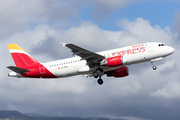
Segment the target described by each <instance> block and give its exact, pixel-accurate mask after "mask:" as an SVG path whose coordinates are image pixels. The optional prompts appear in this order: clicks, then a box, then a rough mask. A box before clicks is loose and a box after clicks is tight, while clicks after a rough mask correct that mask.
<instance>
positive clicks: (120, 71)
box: [107, 67, 129, 77]
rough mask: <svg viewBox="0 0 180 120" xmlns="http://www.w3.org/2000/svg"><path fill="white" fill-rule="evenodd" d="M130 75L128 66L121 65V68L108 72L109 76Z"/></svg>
mask: <svg viewBox="0 0 180 120" xmlns="http://www.w3.org/2000/svg"><path fill="white" fill-rule="evenodd" d="M128 75H129V70H128V67H121V68H119V69H116V70H113V71H111V72H109V73H107V76H108V77H126V76H128Z"/></svg>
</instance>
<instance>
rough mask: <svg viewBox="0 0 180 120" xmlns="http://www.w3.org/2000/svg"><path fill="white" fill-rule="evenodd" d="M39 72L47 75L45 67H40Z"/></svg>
mask: <svg viewBox="0 0 180 120" xmlns="http://www.w3.org/2000/svg"><path fill="white" fill-rule="evenodd" d="M39 71H40V74H43V73H45V68H44V66H43V65H41V64H40V65H39Z"/></svg>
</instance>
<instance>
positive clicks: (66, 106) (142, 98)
mask: <svg viewBox="0 0 180 120" xmlns="http://www.w3.org/2000/svg"><path fill="white" fill-rule="evenodd" d="M0 3H1V4H0V17H1V19H0V58H1V61H2V62H0V67H1V68H2V69H0V72H1V74H0V98H1V99H0V108H1V109H9V110H19V111H20V112H22V113H38V114H43V115H50V116H68V117H69V116H73V117H74V116H76V117H109V118H112V119H113V118H118V119H125V120H132V119H133V120H159V119H162V120H169V119H172V118H173V119H174V120H179V119H180V115H179V113H178V112H177V111H180V107H179V105H180V102H179V101H180V81H179V78H180V74H179V70H180V69H179V68H180V63H179V59H180V58H179V54H180V50H179V48H180V42H179V39H180V2H179V1H178V0H26V1H24V0H13V1H8V0H6V1H5V0H0ZM146 41H149V42H162V43H165V44H167V45H169V46H172V47H173V48H174V49H175V52H174V53H173V54H172V55H171V56H169V57H167V58H164V59H163V60H161V61H158V62H156V63H155V65H156V66H157V70H156V71H153V70H152V65H151V63H150V62H146V63H142V64H137V65H132V66H128V67H129V71H130V73H129V76H127V77H125V78H113V77H112V78H107V77H106V76H102V78H103V80H104V84H103V85H102V86H99V85H98V84H97V80H96V79H95V78H93V77H91V78H86V77H84V76H75V77H69V78H62V79H51V80H39V79H24V78H22V79H16V78H9V77H8V76H7V74H8V73H9V72H10V70H9V69H7V68H6V67H7V66H13V65H14V62H13V60H12V57H11V55H10V53H9V50H8V48H7V44H11V43H16V44H18V45H19V46H20V47H22V48H23V49H24V50H25V51H26V52H28V53H29V54H31V56H33V57H34V58H35V59H36V60H38V61H40V62H48V61H53V60H59V59H63V58H68V57H72V53H71V51H70V50H69V49H68V48H66V47H63V46H62V44H61V42H65V43H73V44H76V45H78V46H80V47H82V48H85V49H88V50H90V51H93V52H99V51H103V50H108V49H114V48H119V47H123V46H129V45H133V44H140V43H144V42H146ZM162 111H163V113H162ZM152 114H153V115H152Z"/></svg>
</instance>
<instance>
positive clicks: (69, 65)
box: [42, 42, 174, 77]
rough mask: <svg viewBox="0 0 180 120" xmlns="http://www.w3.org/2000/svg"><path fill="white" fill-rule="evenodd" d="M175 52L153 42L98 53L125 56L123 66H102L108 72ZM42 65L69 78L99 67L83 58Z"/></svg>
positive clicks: (170, 48) (57, 74) (106, 55)
mask: <svg viewBox="0 0 180 120" xmlns="http://www.w3.org/2000/svg"><path fill="white" fill-rule="evenodd" d="M173 51H174V49H173V48H172V47H169V46H165V45H164V44H163V43H158V42H151V43H143V44H137V45H133V46H127V47H123V48H118V49H113V50H108V51H103V52H98V53H97V54H100V55H103V56H105V57H106V58H110V57H114V56H123V61H124V64H123V65H121V66H117V67H108V66H100V67H101V68H102V69H103V71H104V72H106V71H112V70H115V69H118V68H120V67H122V66H127V65H132V64H137V63H141V62H147V61H157V60H161V59H162V58H164V57H166V56H168V55H170V54H172V53H173ZM42 64H43V65H44V67H46V68H47V69H48V70H49V71H50V72H51V73H53V74H54V75H55V76H56V77H69V76H74V75H79V74H92V73H93V71H94V70H95V69H97V68H98V67H99V66H96V65H95V66H93V67H91V68H90V67H89V66H88V65H87V62H86V60H82V59H81V57H78V56H75V57H72V58H68V59H62V60H58V61H53V62H48V63H42ZM42 72H43V70H42Z"/></svg>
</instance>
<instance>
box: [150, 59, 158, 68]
mask: <svg viewBox="0 0 180 120" xmlns="http://www.w3.org/2000/svg"><path fill="white" fill-rule="evenodd" d="M151 63H152V65H153V66H152V68H153V70H156V69H157V67H156V66H155V65H154V62H153V61H151Z"/></svg>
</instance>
